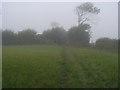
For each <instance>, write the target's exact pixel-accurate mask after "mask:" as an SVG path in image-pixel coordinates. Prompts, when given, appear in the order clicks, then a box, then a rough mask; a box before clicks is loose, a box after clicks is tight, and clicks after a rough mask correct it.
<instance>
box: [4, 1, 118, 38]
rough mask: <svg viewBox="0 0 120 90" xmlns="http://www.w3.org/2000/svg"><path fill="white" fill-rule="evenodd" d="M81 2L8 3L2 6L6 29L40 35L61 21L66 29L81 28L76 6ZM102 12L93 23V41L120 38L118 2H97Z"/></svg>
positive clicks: (60, 23)
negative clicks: (29, 31) (34, 32)
mask: <svg viewBox="0 0 120 90" xmlns="http://www.w3.org/2000/svg"><path fill="white" fill-rule="evenodd" d="M80 4H81V3H80V2H76V3H74V2H56V3H55V2H45V3H43V2H38V3H37V2H36V3H34V2H16V3H15V2H6V3H5V2H4V3H2V28H3V29H11V30H13V31H15V32H17V31H21V30H23V29H26V28H31V29H35V30H36V31H37V32H38V33H42V32H43V31H44V30H46V29H49V28H51V26H50V23H51V22H54V21H56V22H58V23H59V25H60V26H63V27H64V28H65V29H66V30H68V29H69V28H70V27H72V26H75V25H77V15H76V14H75V11H74V9H75V7H76V6H78V5H80ZM94 5H95V6H96V7H98V8H100V10H101V13H100V14H99V15H97V16H96V17H95V19H94V20H93V22H94V23H93V22H92V24H91V25H92V29H91V31H92V39H91V40H96V39H98V38H100V37H109V38H118V3H117V2H103V3H100V2H96V3H94Z"/></svg>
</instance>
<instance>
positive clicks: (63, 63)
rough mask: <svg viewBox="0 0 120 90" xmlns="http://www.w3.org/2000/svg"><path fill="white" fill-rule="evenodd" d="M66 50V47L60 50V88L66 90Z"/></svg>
mask: <svg viewBox="0 0 120 90" xmlns="http://www.w3.org/2000/svg"><path fill="white" fill-rule="evenodd" d="M66 51H67V48H66V47H62V49H61V57H62V60H61V63H60V65H61V69H62V71H61V78H60V88H67V79H68V67H67V61H66V60H67V55H66V53H67V52H66Z"/></svg>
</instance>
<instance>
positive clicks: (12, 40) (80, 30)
mask: <svg viewBox="0 0 120 90" xmlns="http://www.w3.org/2000/svg"><path fill="white" fill-rule="evenodd" d="M90 28H91V27H90V25H89V24H81V25H79V26H74V27H71V28H70V29H69V30H68V31H66V30H65V29H64V28H62V27H54V28H52V29H48V30H45V31H44V32H43V33H42V34H37V32H36V31H35V30H32V29H26V30H22V31H19V32H18V33H14V32H13V31H11V30H4V31H2V44H3V45H66V46H75V47H91V48H96V49H101V50H107V51H112V52H117V51H118V41H120V40H117V39H110V38H100V39H97V40H96V42H95V43H94V44H91V43H90V37H91V35H90V31H89V30H90Z"/></svg>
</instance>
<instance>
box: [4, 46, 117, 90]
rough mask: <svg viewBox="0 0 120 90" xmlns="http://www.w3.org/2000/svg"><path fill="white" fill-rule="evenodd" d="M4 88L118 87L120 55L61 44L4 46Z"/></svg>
mask: <svg viewBox="0 0 120 90" xmlns="http://www.w3.org/2000/svg"><path fill="white" fill-rule="evenodd" d="M2 83H3V88H116V87H118V55H117V54H114V53H109V52H104V51H98V50H91V49H80V48H70V47H59V46H3V82H2Z"/></svg>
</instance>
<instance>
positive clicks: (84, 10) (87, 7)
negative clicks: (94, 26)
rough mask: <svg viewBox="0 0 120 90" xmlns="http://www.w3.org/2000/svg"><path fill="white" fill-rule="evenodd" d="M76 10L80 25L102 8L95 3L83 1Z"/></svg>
mask: <svg viewBox="0 0 120 90" xmlns="http://www.w3.org/2000/svg"><path fill="white" fill-rule="evenodd" d="M75 11H76V14H77V16H78V25H80V24H83V23H85V22H86V21H90V17H91V16H92V15H94V14H98V13H99V12H100V9H98V8H97V7H95V6H94V5H93V3H90V2H86V3H82V4H81V5H80V6H77V7H76V9H75Z"/></svg>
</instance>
